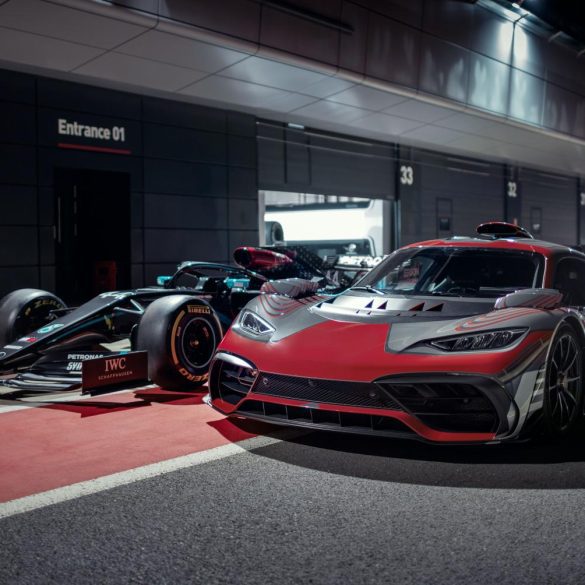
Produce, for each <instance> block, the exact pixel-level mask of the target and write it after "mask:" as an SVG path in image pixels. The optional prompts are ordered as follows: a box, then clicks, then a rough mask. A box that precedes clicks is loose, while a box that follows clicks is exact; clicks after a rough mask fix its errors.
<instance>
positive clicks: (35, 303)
mask: <svg viewBox="0 0 585 585" xmlns="http://www.w3.org/2000/svg"><path fill="white" fill-rule="evenodd" d="M66 307H67V305H66V304H65V303H64V302H63V301H62V300H61V299H60V298H59V297H56V296H55V295H54V294H52V293H50V292H48V291H46V290H38V289H36V288H21V289H19V290H15V291H13V292H11V293H9V294H7V295H6V296H5V297H4V298H3V299H1V300H0V347H2V346H4V345H8V344H9V343H11V342H13V341H15V340H17V339H20V338H21V337H24V336H26V335H28V334H29V333H32V332H33V331H36V330H37V329H40V328H41V327H43V325H46V324H47V323H49V322H50V321H52V320H53V319H54V318H55V314H54V313H53V311H58V310H61V309H65V308H66Z"/></svg>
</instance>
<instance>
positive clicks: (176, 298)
mask: <svg viewBox="0 0 585 585" xmlns="http://www.w3.org/2000/svg"><path fill="white" fill-rule="evenodd" d="M221 337H222V330H221V325H220V323H219V319H218V318H217V316H216V315H215V313H214V311H213V309H212V308H211V307H210V306H209V305H208V304H207V303H206V302H204V301H202V300H200V299H197V298H194V297H190V296H188V295H170V296H168V297H163V298H160V299H157V300H156V301H154V302H153V303H152V304H151V305H150V306H149V307H148V308H147V309H146V311H145V312H144V315H143V316H142V319H141V320H140V323H139V325H138V332H137V333H136V335H135V348H136V349H138V350H146V351H147V352H148V375H149V378H150V379H151V380H152V381H153V382H154V383H155V384H158V385H159V386H161V387H162V388H166V389H169V390H193V389H195V388H197V387H199V386H201V385H203V384H204V383H205V382H206V381H207V378H208V371H209V364H210V363H211V358H212V357H213V354H214V353H215V349H216V348H217V346H218V344H219V342H220V341H221Z"/></svg>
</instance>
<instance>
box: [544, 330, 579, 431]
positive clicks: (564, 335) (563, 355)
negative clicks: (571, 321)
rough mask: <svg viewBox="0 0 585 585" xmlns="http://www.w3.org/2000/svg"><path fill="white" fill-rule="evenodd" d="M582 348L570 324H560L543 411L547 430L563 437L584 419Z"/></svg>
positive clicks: (545, 388)
mask: <svg viewBox="0 0 585 585" xmlns="http://www.w3.org/2000/svg"><path fill="white" fill-rule="evenodd" d="M582 405H583V349H582V346H581V341H580V339H579V337H578V335H577V333H576V332H575V330H574V329H573V327H571V326H570V325H561V327H560V328H559V330H558V331H557V333H556V335H555V337H554V339H553V341H552V344H551V348H550V351H549V356H548V362H547V365H546V378H545V387H544V403H543V415H544V424H545V431H546V434H547V435H548V436H549V437H551V438H562V437H566V436H568V435H569V434H572V433H573V432H574V431H575V430H577V427H578V425H579V423H580V422H581V420H582V410H583V406H582Z"/></svg>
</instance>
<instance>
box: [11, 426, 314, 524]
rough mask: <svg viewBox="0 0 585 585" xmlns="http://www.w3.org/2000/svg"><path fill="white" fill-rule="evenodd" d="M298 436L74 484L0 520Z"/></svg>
mask: <svg viewBox="0 0 585 585" xmlns="http://www.w3.org/2000/svg"><path fill="white" fill-rule="evenodd" d="M300 434H304V433H302V432H299V431H290V430H288V431H287V430H284V431H276V432H275V433H273V434H272V436H268V435H265V436H260V437H253V438H251V439H246V440H245V441H241V442H239V443H229V444H228V445H222V446H221V447H215V448H213V449H208V450H207V451H200V452H198V453H193V454H192V455H183V456H182V457H176V458H175V459H168V460H166V461H161V462H159V463H152V464H150V465H145V466H143V467H136V468H135V469H129V470H128V471H121V472H119V473H114V474H112V475H105V476H104V477H98V478H97V479H90V480H88V481H82V482H80V483H74V484H72V485H68V486H65V487H61V488H56V489H54V490H49V491H46V492H41V493H39V494H33V495H32V496H25V497H24V498H18V499H16V500H11V501H9V502H5V503H3V504H0V518H8V517H9V516H14V515H16V514H22V513H23V512H30V511H31V510H38V509H39V508H44V507H45V506H51V505H53V504H58V503H60V502H66V501H68V500H73V499H75V498H80V497H82V496H88V495H90V494H96V493H98V492H102V491H104V490H109V489H112V488H115V487H118V486H122V485H127V484H129V483H134V482H135V481H140V480H142V479H149V478H151V477H157V476H159V475H164V474H166V473H171V472H172V471H177V470H179V469H185V468H187V467H194V466H196V465H201V464H203V463H208V462H210V461H216V460H218V459H225V458H226V457H232V456H233V455H241V454H242V453H247V452H248V451H251V450H252V449H259V448H260V447H266V446H268V445H273V444H275V443H279V442H280V441H282V440H283V439H286V438H292V437H293V436H299V435H300Z"/></svg>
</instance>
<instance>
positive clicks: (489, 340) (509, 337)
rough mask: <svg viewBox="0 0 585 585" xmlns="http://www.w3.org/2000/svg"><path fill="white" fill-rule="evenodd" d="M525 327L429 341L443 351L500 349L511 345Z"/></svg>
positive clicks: (522, 332) (520, 335)
mask: <svg viewBox="0 0 585 585" xmlns="http://www.w3.org/2000/svg"><path fill="white" fill-rule="evenodd" d="M525 332H526V329H498V330H497V331H488V332H486V333H475V334H473V335H458V336H457V337H445V338H444V339H439V340H438V341H431V342H430V345H432V346H433V347H437V348H439V349H442V350H443V351H479V350H486V349H500V348H502V347H506V346H508V345H512V343H514V342H515V341H516V340H517V339H519V338H520V337H522V335H524V333H525Z"/></svg>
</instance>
